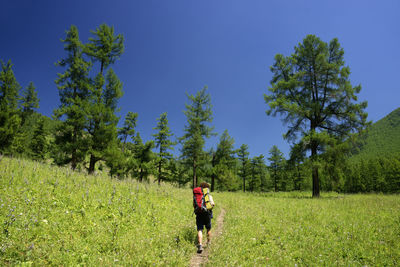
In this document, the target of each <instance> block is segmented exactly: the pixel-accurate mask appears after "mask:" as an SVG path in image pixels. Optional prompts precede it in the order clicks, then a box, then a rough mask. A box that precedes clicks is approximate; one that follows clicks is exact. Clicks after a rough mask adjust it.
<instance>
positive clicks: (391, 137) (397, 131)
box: [353, 108, 400, 159]
mask: <svg viewBox="0 0 400 267" xmlns="http://www.w3.org/2000/svg"><path fill="white" fill-rule="evenodd" d="M398 153H400V108H398V109H396V110H394V111H392V112H391V113H390V114H389V115H387V116H386V117H384V118H383V119H381V120H379V121H377V122H375V123H374V124H372V125H371V127H370V128H369V129H368V133H367V135H366V139H365V143H364V145H363V146H362V147H361V149H360V152H359V153H358V154H356V155H354V156H353V159H361V158H364V159H369V158H373V157H376V156H387V155H391V154H398Z"/></svg>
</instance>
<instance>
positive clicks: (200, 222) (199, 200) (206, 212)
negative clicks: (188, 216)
mask: <svg viewBox="0 0 400 267" xmlns="http://www.w3.org/2000/svg"><path fill="white" fill-rule="evenodd" d="M209 191H210V185H209V184H208V183H206V182H203V183H201V184H200V187H196V188H194V189H193V195H194V196H193V207H194V209H195V210H194V212H195V214H196V226H197V241H198V243H197V253H201V252H203V243H202V241H203V229H204V226H205V227H206V230H207V246H208V245H210V243H211V219H212V218H213V213H212V208H213V207H214V206H215V203H214V200H213V198H212V196H211V195H210V193H209Z"/></svg>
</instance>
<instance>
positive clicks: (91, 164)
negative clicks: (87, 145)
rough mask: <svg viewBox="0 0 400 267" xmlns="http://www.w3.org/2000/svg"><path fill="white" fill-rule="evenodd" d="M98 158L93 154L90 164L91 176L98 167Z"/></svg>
mask: <svg viewBox="0 0 400 267" xmlns="http://www.w3.org/2000/svg"><path fill="white" fill-rule="evenodd" d="M96 161H97V159H96V157H95V156H93V154H91V155H90V162H89V174H92V173H93V172H94V167H95V165H96Z"/></svg>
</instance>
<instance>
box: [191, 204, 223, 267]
mask: <svg viewBox="0 0 400 267" xmlns="http://www.w3.org/2000/svg"><path fill="white" fill-rule="evenodd" d="M224 216H225V210H224V209H223V208H221V212H220V214H219V216H218V218H217V223H216V227H215V228H214V229H211V231H212V239H211V241H212V242H215V240H216V239H217V238H218V237H219V236H220V235H221V234H222V228H223V227H224ZM203 239H205V240H207V238H206V235H203ZM203 241H204V240H203ZM208 254H209V248H208V247H205V248H204V250H203V252H202V253H201V254H198V253H196V254H195V255H193V257H192V259H191V260H190V265H189V266H190V267H197V266H204V265H205V263H206V262H207V261H208Z"/></svg>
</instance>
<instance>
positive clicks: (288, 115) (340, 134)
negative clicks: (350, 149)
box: [264, 35, 367, 197]
mask: <svg viewBox="0 0 400 267" xmlns="http://www.w3.org/2000/svg"><path fill="white" fill-rule="evenodd" d="M294 50H295V51H294V53H293V54H292V55H290V56H284V55H282V54H277V55H276V56H275V62H274V64H273V65H272V66H271V71H272V73H273V77H272V80H271V87H270V88H269V94H264V99H265V102H266V103H267V104H268V106H269V109H268V110H267V115H271V114H272V115H277V114H279V115H282V116H283V121H284V123H285V124H286V125H287V126H288V131H287V132H286V134H285V138H286V139H287V140H289V141H293V142H294V141H295V140H297V139H300V140H301V141H302V142H303V144H304V147H303V148H304V149H306V150H310V151H311V159H312V161H313V167H312V169H313V171H312V178H313V196H314V197H318V196H319V194H320V187H319V178H318V163H317V162H318V154H319V153H320V152H321V151H323V150H324V149H325V148H326V146H327V145H328V144H329V143H330V142H331V140H332V139H338V140H343V139H345V138H346V137H347V136H348V135H349V134H351V133H352V132H354V131H356V130H359V129H361V128H363V127H364V125H366V119H367V114H366V113H365V112H364V109H365V108H366V106H367V102H361V103H357V94H358V93H359V92H360V90H361V86H360V85H358V86H352V85H351V83H350V80H349V75H350V68H349V67H348V66H345V62H344V50H343V48H342V47H341V46H340V44H339V41H338V39H336V38H334V39H332V40H331V41H330V42H329V43H325V42H323V41H322V40H321V39H320V38H318V37H317V36H315V35H307V36H306V37H305V38H304V40H303V42H302V43H299V44H298V45H297V46H296V47H295V49H294Z"/></svg>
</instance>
